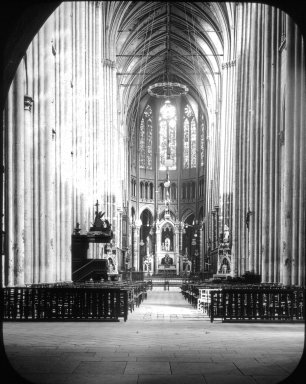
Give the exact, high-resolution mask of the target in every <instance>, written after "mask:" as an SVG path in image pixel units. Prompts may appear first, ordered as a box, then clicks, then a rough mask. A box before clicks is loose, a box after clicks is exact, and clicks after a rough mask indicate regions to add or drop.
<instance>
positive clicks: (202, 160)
mask: <svg viewBox="0 0 306 384" xmlns="http://www.w3.org/2000/svg"><path fill="white" fill-rule="evenodd" d="M204 133H205V132H204V121H203V116H202V119H201V125H200V159H201V160H200V165H201V167H202V166H203V165H204V154H205V138H204Z"/></svg>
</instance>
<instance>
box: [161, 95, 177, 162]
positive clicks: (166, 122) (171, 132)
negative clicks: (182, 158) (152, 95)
mask: <svg viewBox="0 0 306 384" xmlns="http://www.w3.org/2000/svg"><path fill="white" fill-rule="evenodd" d="M176 125H177V115H176V109H175V106H174V105H173V104H171V102H170V101H169V100H166V101H165V103H164V105H163V106H162V107H161V109H160V115H159V156H160V169H166V168H167V166H166V162H165V161H166V159H171V160H172V165H171V166H169V167H168V168H169V169H176Z"/></svg>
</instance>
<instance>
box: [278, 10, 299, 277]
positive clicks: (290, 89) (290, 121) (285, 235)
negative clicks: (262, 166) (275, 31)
mask: <svg viewBox="0 0 306 384" xmlns="http://www.w3.org/2000/svg"><path fill="white" fill-rule="evenodd" d="M286 41H287V64H286V79H287V84H286V100H285V102H286V115H285V143H284V152H285V153H284V157H285V159H284V161H285V163H284V172H283V186H282V196H283V203H282V231H281V234H282V235H281V242H282V250H281V252H282V259H281V263H282V283H283V284H285V285H290V284H291V271H292V243H291V242H292V227H293V226H294V225H296V224H295V223H294V220H293V218H292V193H293V185H292V181H293V180H292V170H293V165H294V164H293V149H294V148H293V142H294V132H292V128H293V127H294V105H293V103H294V89H295V81H294V56H295V55H294V24H293V21H292V20H291V18H290V17H288V16H287V26H286Z"/></svg>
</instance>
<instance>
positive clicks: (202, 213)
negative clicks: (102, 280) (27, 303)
mask: <svg viewBox="0 0 306 384" xmlns="http://www.w3.org/2000/svg"><path fill="white" fill-rule="evenodd" d="M53 7H54V10H52V12H51V11H50V9H47V10H46V12H49V14H48V15H47V16H48V17H46V16H45V20H44V22H43V21H42V20H40V22H41V27H40V28H39V30H37V31H36V33H35V34H33V37H32V39H31V41H29V44H28V45H27V46H26V49H24V52H22V55H21V52H19V51H18V55H19V61H18V60H17V58H16V57H15V61H14V60H13V59H12V60H11V61H10V63H11V67H12V68H13V64H15V66H16V71H15V72H13V70H12V69H11V67H10V66H9V65H7V67H6V73H5V74H6V75H7V81H6V85H7V88H8V94H7V96H6V99H5V102H4V109H3V131H2V132H3V135H2V139H3V145H2V149H3V150H2V154H3V155H2V161H3V170H4V172H3V175H2V178H3V180H2V181H3V183H2V185H3V198H2V202H1V207H2V211H3V214H2V252H3V254H4V258H3V259H2V280H3V285H4V286H14V285H24V284H31V283H45V282H61V281H71V280H72V279H73V278H72V274H73V269H72V268H71V265H72V264H73V257H74V255H73V253H74V249H75V247H74V246H73V244H72V242H73V241H72V239H73V237H72V235H73V234H79V235H82V234H83V235H86V234H88V233H90V227H91V226H92V225H93V221H94V217H95V214H96V213H97V212H99V214H100V215H102V216H103V217H102V221H103V222H105V220H106V221H107V222H108V223H109V224H110V227H111V231H112V239H111V240H109V242H108V243H107V245H103V244H101V243H100V244H99V243H90V244H88V249H87V252H86V258H87V259H109V258H110V259H112V261H114V264H115V269H114V271H115V272H114V273H116V274H120V273H121V272H124V271H132V272H133V271H135V272H144V273H145V274H146V275H149V276H152V275H162V274H163V273H164V274H165V273H167V274H168V275H172V276H183V275H185V276H186V275H201V276H203V277H204V278H212V277H218V276H219V275H224V276H230V277H239V276H243V275H244V274H246V273H251V274H255V275H259V276H260V278H261V281H262V282H277V283H283V284H285V285H291V284H292V285H299V286H303V285H304V282H305V180H306V177H305V150H304V149H305V129H304V124H305V108H303V106H304V105H305V55H304V40H303V36H302V34H301V31H300V29H299V26H298V25H297V24H295V22H294V20H293V19H292V18H291V17H290V16H289V15H288V14H286V13H285V12H283V11H282V10H280V9H278V8H275V7H272V6H269V5H263V4H255V3H200V2H196V3H191V2H177V3H171V2H141V1H140V2H120V1H119V2H116V1H114V2H103V1H102V2H63V3H61V4H57V3H55V4H53ZM25 40H26V39H25ZM28 40H29V39H28ZM11 45H12V46H13V43H11ZM15 45H17V43H16V44H15ZM8 48H10V45H9V44H8ZM16 56H17V55H16ZM20 56H21V57H20ZM9 57H10V53H8V58H9ZM12 63H13V64H12ZM166 255H167V257H166V259H165V256H166ZM165 260H166V262H165Z"/></svg>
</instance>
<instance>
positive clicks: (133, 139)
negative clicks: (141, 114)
mask: <svg viewBox="0 0 306 384" xmlns="http://www.w3.org/2000/svg"><path fill="white" fill-rule="evenodd" d="M135 148H136V140H135V128H134V126H133V127H132V133H131V161H132V167H136V151H135Z"/></svg>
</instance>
